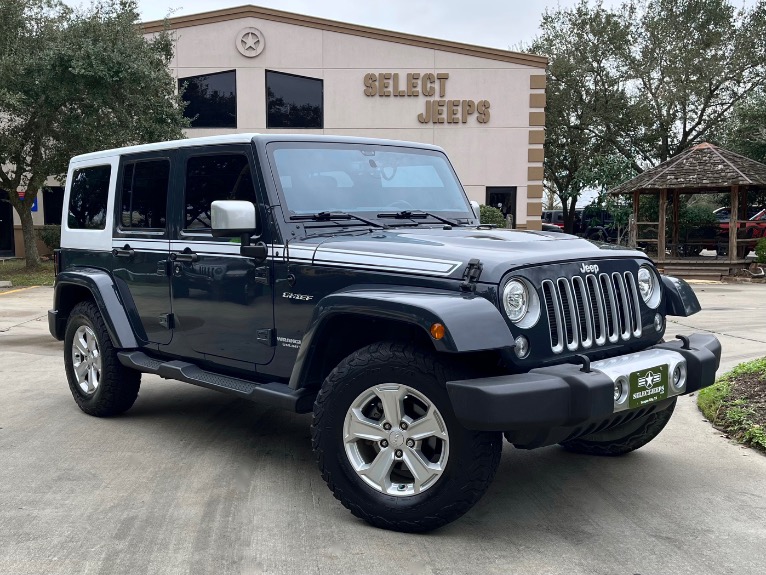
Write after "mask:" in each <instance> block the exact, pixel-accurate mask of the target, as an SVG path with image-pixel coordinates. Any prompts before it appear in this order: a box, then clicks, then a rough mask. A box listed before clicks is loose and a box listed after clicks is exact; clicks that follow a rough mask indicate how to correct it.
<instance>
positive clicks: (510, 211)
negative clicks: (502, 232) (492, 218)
mask: <svg viewBox="0 0 766 575" xmlns="http://www.w3.org/2000/svg"><path fill="white" fill-rule="evenodd" d="M487 205H488V206H492V207H493V208H498V209H499V210H500V211H501V212H503V216H505V217H506V219H507V218H508V216H509V215H510V216H511V217H512V218H513V227H514V228H515V227H516V186H487Z"/></svg>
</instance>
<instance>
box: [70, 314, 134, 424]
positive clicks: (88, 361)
mask: <svg viewBox="0 0 766 575" xmlns="http://www.w3.org/2000/svg"><path fill="white" fill-rule="evenodd" d="M64 367H65V369H66V375H67V380H68V381H69V389H70V391H71V392H72V396H73V397H74V400H75V402H76V403H77V405H78V406H79V407H80V409H82V410H83V411H84V412H85V413H87V414H89V415H95V416H97V417H108V416H110V415H117V414H120V413H123V412H125V411H127V410H128V409H130V408H131V406H132V405H133V403H134V402H135V401H136V397H138V389H139V387H140V385H141V373H140V372H138V371H134V370H132V369H128V368H127V367H125V366H123V365H122V364H121V363H120V361H119V359H118V358H117V350H116V349H115V348H114V346H113V345H112V340H111V338H110V337H109V333H108V332H107V330H106V325H105V324H104V320H103V318H102V317H101V312H100V311H99V309H98V307H97V306H96V304H94V303H93V302H80V303H78V304H77V305H76V306H75V307H74V308H73V309H72V312H71V313H70V314H69V319H68V321H67V328H66V332H65V334H64Z"/></svg>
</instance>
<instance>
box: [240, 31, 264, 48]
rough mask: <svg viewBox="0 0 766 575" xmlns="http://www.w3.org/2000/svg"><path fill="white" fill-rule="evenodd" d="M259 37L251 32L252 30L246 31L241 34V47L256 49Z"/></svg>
mask: <svg viewBox="0 0 766 575" xmlns="http://www.w3.org/2000/svg"><path fill="white" fill-rule="evenodd" d="M260 42H261V41H260V39H259V38H258V36H256V35H255V34H253V33H252V32H248V33H247V34H245V35H244V36H242V47H243V48H244V49H245V50H257V49H258V44H260Z"/></svg>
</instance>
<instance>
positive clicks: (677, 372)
mask: <svg viewBox="0 0 766 575" xmlns="http://www.w3.org/2000/svg"><path fill="white" fill-rule="evenodd" d="M685 384H686V364H683V363H679V364H678V365H677V366H676V368H675V369H674V370H673V387H675V388H676V389H681V388H682V387H683V386H684V385H685Z"/></svg>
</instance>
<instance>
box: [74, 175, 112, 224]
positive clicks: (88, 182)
mask: <svg viewBox="0 0 766 575" xmlns="http://www.w3.org/2000/svg"><path fill="white" fill-rule="evenodd" d="M111 174H112V167H111V166H93V167H91V168H82V169H80V170H75V171H74V174H72V189H71V192H70V194H69V216H68V219H67V221H68V224H69V227H70V228H72V229H89V230H103V229H104V228H105V227H106V202H107V199H108V198H109V177H110V176H111Z"/></svg>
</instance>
